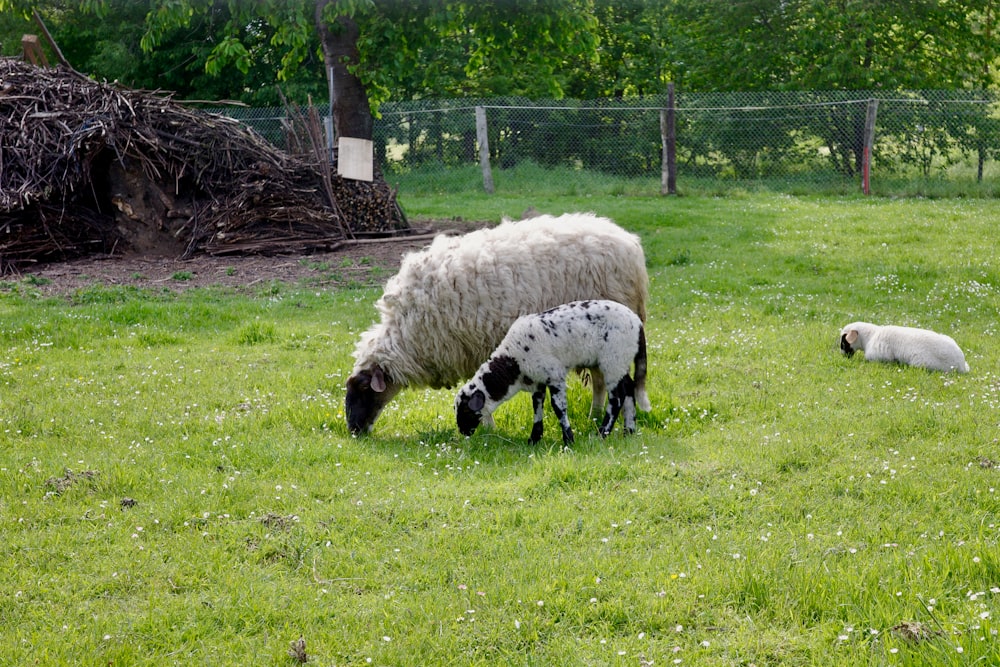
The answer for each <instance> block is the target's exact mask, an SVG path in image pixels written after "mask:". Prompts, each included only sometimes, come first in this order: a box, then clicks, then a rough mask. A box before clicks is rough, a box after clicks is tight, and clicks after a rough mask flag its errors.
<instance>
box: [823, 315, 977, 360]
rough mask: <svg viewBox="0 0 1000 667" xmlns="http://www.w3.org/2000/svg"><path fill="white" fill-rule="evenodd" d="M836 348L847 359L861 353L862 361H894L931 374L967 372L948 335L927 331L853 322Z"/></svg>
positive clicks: (954, 344)
mask: <svg viewBox="0 0 1000 667" xmlns="http://www.w3.org/2000/svg"><path fill="white" fill-rule="evenodd" d="M840 349H841V351H843V353H844V354H846V355H847V356H848V357H850V356H853V355H854V353H855V352H856V351H858V350H862V351H863V352H864V353H865V360H866V361H896V362H899V363H901V364H909V365H910V366H919V367H921V368H928V369H930V370H932V371H956V372H958V373H966V372H968V370H969V364H967V363H966V362H965V355H964V354H963V353H962V350H961V348H959V347H958V345H957V344H956V343H955V341H954V340H952V338H951V337H950V336H945V335H944V334H939V333H935V332H933V331H928V330H927V329H915V328H913V327H897V326H878V325H877V324H869V323H868V322H855V323H853V324H848V325H847V326H846V327H844V328H843V329H842V330H841V332H840Z"/></svg>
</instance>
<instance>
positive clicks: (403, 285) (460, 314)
mask: <svg viewBox="0 0 1000 667" xmlns="http://www.w3.org/2000/svg"><path fill="white" fill-rule="evenodd" d="M647 298H648V276H647V273H646V258H645V255H644V253H643V251H642V244H641V242H640V240H639V237H638V236H636V235H634V234H630V233H629V232H626V231H625V230H624V229H622V228H621V227H619V226H618V225H616V224H615V223H614V222H612V221H611V220H609V219H607V218H601V217H598V216H595V215H593V214H590V213H569V214H566V215H561V216H558V217H554V216H550V215H544V216H540V217H536V218H531V219H528V220H521V221H518V222H510V221H505V222H503V223H502V224H500V225H498V226H496V227H493V228H489V229H481V230H477V231H474V232H470V233H468V234H465V235H462V236H439V237H437V238H436V239H435V240H434V242H433V243H432V244H431V245H430V247H428V248H425V249H424V250H421V251H419V252H415V253H411V254H409V255H407V256H406V257H404V258H403V262H402V265H401V266H400V269H399V272H398V273H397V274H396V275H395V276H393V277H392V278H391V279H390V280H389V281H388V283H387V284H386V286H385V292H384V293H383V295H382V297H381V298H380V299H379V300H378V302H377V303H376V307H377V308H378V311H379V313H380V314H381V321H380V322H379V323H377V324H375V325H374V326H372V328H370V329H369V330H368V331H367V332H365V333H364V334H362V336H361V340H360V341H359V342H358V344H357V348H356V349H355V351H354V358H355V364H354V370H353V371H352V373H351V377H350V378H349V379H348V380H347V395H346V398H345V401H344V403H345V412H346V416H347V426H348V428H349V429H350V431H351V432H352V433H362V432H367V431H370V430H371V427H372V425H373V424H374V423H375V420H376V418H377V417H378V415H379V413H380V412H381V411H382V409H383V408H384V407H385V406H386V404H387V403H388V402H389V401H390V400H391V399H392V398H393V397H394V396H395V395H396V394H397V393H399V391H400V390H401V389H403V388H404V387H421V386H423V387H433V388H442V387H454V386H455V385H457V384H459V383H461V382H464V381H465V380H467V379H468V378H470V377H472V374H473V373H475V372H476V369H477V368H479V364H481V363H482V361H483V359H486V358H487V357H488V356H489V355H490V352H492V351H493V349H494V348H495V347H496V346H497V344H498V343H499V342H500V340H501V339H502V338H503V336H504V333H506V331H507V329H508V328H509V327H510V325H511V324H512V323H513V322H514V320H515V319H517V318H518V317H519V316H521V315H526V314H528V313H537V312H540V311H542V310H545V309H547V308H552V307H554V306H558V305H559V304H562V303H567V302H569V301H578V300H581V299H610V300H613V301H618V302H620V303H623V304H625V305H626V306H628V307H629V308H631V309H632V310H633V311H635V312H636V313H638V315H639V317H640V318H641V319H642V320H645V319H646V301H647ZM591 379H592V382H593V390H594V405H595V406H596V410H598V411H599V410H602V409H603V408H604V401H605V395H606V389H605V384H604V381H603V378H601V377H600V375H599V373H592V374H591ZM636 400H637V401H638V404H639V407H640V409H643V410H648V409H649V399H648V397H647V395H646V390H645V386H644V385H642V384H638V386H637V387H636Z"/></svg>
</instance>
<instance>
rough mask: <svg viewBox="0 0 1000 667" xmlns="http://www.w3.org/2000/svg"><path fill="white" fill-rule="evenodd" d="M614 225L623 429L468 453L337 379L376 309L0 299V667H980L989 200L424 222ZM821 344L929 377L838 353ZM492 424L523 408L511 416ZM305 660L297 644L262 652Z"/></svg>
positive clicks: (422, 406)
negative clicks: (641, 332) (627, 332)
mask: <svg viewBox="0 0 1000 667" xmlns="http://www.w3.org/2000/svg"><path fill="white" fill-rule="evenodd" d="M404 204H405V205H406V207H407V210H408V212H409V214H410V216H411V217H414V218H419V217H432V218H433V217H445V216H455V215H458V216H461V217H463V218H465V219H489V220H497V219H499V217H500V216H502V215H509V216H519V215H520V213H521V212H522V211H523V210H525V209H526V208H527V207H528V206H533V207H535V208H537V209H538V210H540V211H542V212H552V213H558V212H563V211H568V210H593V211H596V212H598V213H601V214H606V215H609V216H611V217H613V218H615V219H616V220H618V221H619V222H620V223H621V224H622V225H624V226H625V227H627V228H629V229H631V230H633V231H636V232H637V233H639V234H641V235H642V237H643V239H644V244H645V247H646V252H647V257H648V264H649V269H650V278H651V308H650V321H649V324H648V338H649V345H650V385H649V386H650V394H651V397H652V400H653V403H654V410H653V411H652V413H649V414H643V415H640V433H639V434H638V435H636V436H633V437H630V438H626V437H623V436H622V435H621V434H620V432H618V431H616V433H615V434H614V435H612V436H611V437H610V438H608V439H607V440H601V439H600V438H598V437H596V435H595V434H594V431H595V430H596V429H595V428H594V427H593V425H590V424H588V423H587V418H586V411H587V407H588V404H589V399H588V397H587V390H586V389H585V388H584V387H582V386H580V384H579V383H576V382H575V381H574V383H572V384H571V405H570V409H571V419H572V421H573V423H574V427H575V430H576V432H577V443H576V446H575V447H574V448H573V449H572V450H563V449H562V447H561V442H560V440H559V431H558V428H557V425H556V424H555V421H554V419H553V418H552V417H551V414H550V415H549V417H548V419H549V421H548V422H547V424H546V434H545V437H544V439H543V441H542V443H540V444H539V445H538V446H536V447H532V446H530V445H528V444H527V436H528V431H529V428H530V423H529V422H530V415H529V412H530V410H529V402H528V400H527V396H526V395H524V396H522V397H519V399H518V400H515V401H512V402H511V404H509V405H507V406H505V408H504V409H502V410H501V412H500V413H499V414H498V415H497V429H496V430H495V431H493V432H489V433H486V432H480V433H477V434H476V435H475V436H474V437H472V438H470V439H465V438H462V437H460V436H459V435H458V433H457V431H456V429H455V428H454V424H453V416H452V412H451V410H452V394H451V392H448V391H429V390H426V391H425V390H414V391H410V392H406V393H404V394H403V395H402V396H401V397H400V398H399V399H397V400H396V401H395V402H394V403H393V404H392V405H391V406H390V408H389V409H387V411H386V413H385V414H384V415H383V417H382V418H381V419H380V420H379V421H378V422H377V424H376V427H375V432H374V434H373V435H372V436H370V437H366V438H361V439H355V438H351V437H350V436H349V435H348V434H347V433H346V429H345V426H344V423H343V407H342V403H343V389H342V387H343V383H344V380H345V379H346V376H347V374H348V372H349V370H350V367H351V356H350V353H351V350H352V348H353V345H354V342H355V341H356V339H357V337H358V335H359V333H360V332H361V331H363V330H364V329H365V328H367V326H368V325H369V324H370V323H371V321H372V320H373V318H374V317H375V311H374V309H373V307H372V304H373V302H374V301H375V299H376V298H377V297H378V295H379V292H380V290H379V289H377V288H371V287H357V288H352V289H343V290H338V291H317V290H316V289H315V288H310V287H309V286H307V285H273V284H269V285H268V286H267V288H266V289H262V290H261V291H260V292H258V293H255V294H237V293H231V292H226V291H225V290H222V289H199V290H191V291H186V292H184V293H182V294H175V293H169V292H155V293H154V292H147V291H140V290H131V289H125V288H122V289H117V288H93V289H86V290H81V291H80V292H78V293H76V294H74V295H71V296H70V297H67V298H42V297H41V296H39V294H38V292H37V290H36V289H35V287H34V286H33V285H32V282H31V280H30V279H24V280H21V281H8V282H6V283H3V284H2V285H0V452H2V456H0V526H2V531H3V532H2V535H3V540H2V542H0V545H2V546H0V548H2V557H3V560H4V567H3V568H0V664H11V665H15V664H44V665H63V664H65V665H70V664H72V665H81V664H82V665H108V664H114V665H143V664H148V665H168V664H178V665H186V664H213V665H245V664H254V665H294V664H299V663H301V662H302V660H304V659H308V664H316V665H368V664H372V665H443V664H456V665H497V664H514V665H573V666H576V665H583V664H596V665H625V666H630V667H641V666H646V665H652V664H655V665H671V664H679V665H701V664H704V665H734V666H735V665H743V666H749V665H758V666H762V665H859V664H865V665H964V664H996V663H997V662H1000V643H998V637H997V629H998V622H997V617H998V614H1000V549H998V544H997V542H998V538H1000V527H998V522H1000V517H998V514H1000V495H998V493H997V490H996V489H997V487H998V486H1000V442H998V433H1000V428H998V427H1000V373H998V368H1000V354H998V352H997V345H996V338H997V334H998V331H997V330H998V327H1000V324H998V304H1000V295H998V291H1000V251H998V244H997V242H996V240H995V239H996V230H997V228H998V226H1000V209H998V208H997V206H996V204H995V202H990V201H985V200H979V201H976V200H961V199H940V200H933V201H931V200H920V199H904V200H888V199H862V198H860V197H855V196H844V197H840V198H833V197H823V198H821V197H795V196H787V195H776V194H767V193H760V194H746V193H744V194H736V195H733V196H730V197H727V198H713V197H707V196H699V197H682V198H679V199H678V198H671V199H664V198H658V197H648V198H647V197H588V196H583V195H575V196H568V195H558V194H554V195H550V196H539V197H534V198H532V199H531V200H527V199H518V198H504V197H486V196H474V195H473V196H467V197H463V198H462V200H460V201H454V200H452V199H449V198H445V197H444V196H434V195H427V196H424V197H421V198H414V199H412V200H409V201H404ZM856 319H864V320H870V321H875V322H884V323H888V322H892V323H897V324H906V325H914V326H923V327H928V328H933V329H936V330H938V331H942V332H944V333H948V334H949V335H951V336H953V337H954V338H955V339H956V340H957V341H958V342H959V344H960V345H961V346H962V347H963V349H964V350H965V352H966V356H967V358H968V360H969V363H970V365H971V366H972V372H971V373H970V374H968V375H962V376H952V375H942V374H937V373H931V372H927V371H923V370H919V369H913V368H906V367H899V366H892V365H882V364H868V363H865V362H864V361H863V360H862V359H861V358H860V355H857V356H856V357H855V358H853V359H846V358H844V357H842V356H841V355H840V354H839V351H838V349H837V335H838V333H839V330H840V327H841V326H842V325H843V324H845V323H847V322H849V321H853V320H856ZM522 399H523V400H522ZM300 637H301V638H302V639H303V640H304V642H305V645H304V651H296V650H295V649H294V648H293V646H292V645H293V642H296V641H297V640H298V639H299V638H300Z"/></svg>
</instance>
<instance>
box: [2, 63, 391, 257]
mask: <svg viewBox="0 0 1000 667" xmlns="http://www.w3.org/2000/svg"><path fill="white" fill-rule="evenodd" d="M131 225H144V226H145V227H146V228H148V229H155V230H158V231H159V232H162V233H163V234H166V235H170V236H171V237H172V238H173V239H174V240H175V241H176V244H177V246H178V247H179V248H181V249H182V250H183V255H191V254H195V253H212V254H223V253H247V254H250V253H260V254H270V253H278V252H289V251H295V252H302V251H308V250H310V249H318V248H330V247H333V246H335V245H336V244H337V243H338V242H340V241H342V240H344V239H346V238H350V237H352V236H353V235H354V233H355V232H360V233H366V234H367V233H371V232H390V231H393V230H405V229H406V227H407V224H406V221H405V218H404V216H403V215H402V213H401V211H400V210H399V207H398V206H397V204H396V199H395V193H394V192H392V190H391V189H390V188H389V186H388V185H387V184H386V183H385V182H384V181H383V180H382V179H380V178H376V180H375V181H374V182H371V183H368V182H359V181H346V180H344V179H342V178H340V177H339V176H337V175H336V172H335V169H331V167H330V165H329V163H328V160H326V159H325V157H324V156H323V154H322V153H320V152H317V153H314V154H307V155H304V156H303V155H299V156H292V155H289V154H287V153H284V152H282V151H281V150H279V149H277V148H276V147H275V146H273V145H272V144H270V143H269V142H268V141H266V140H265V139H263V138H262V137H260V136H259V135H258V134H256V133H255V132H253V131H252V130H250V129H249V128H247V127H246V126H245V125H243V124H241V123H239V122H238V121H235V120H233V119H230V118H227V117H224V116H219V115H214V114H209V113H205V112H202V111H199V110H196V109H190V108H186V107H184V106H182V105H180V104H178V103H176V102H174V101H172V100H171V99H170V98H169V96H164V95H162V94H157V93H151V92H146V91H136V90H129V89H125V88H122V87H120V86H118V85H113V84H108V83H98V82H96V81H94V80H92V79H89V78H87V77H85V76H82V75H80V74H79V73H77V72H75V71H73V70H71V69H69V68H64V67H63V68H57V69H43V68H39V67H35V66H33V65H30V64H27V63H24V62H21V61H19V60H15V59H0V272H2V270H3V269H4V268H5V267H6V268H10V267H16V265H17V264H18V263H21V262H27V261H51V260H59V259H66V258H70V257H77V256H82V255H89V254H94V253H113V252H128V251H129V250H130V248H129V243H130V239H131V238H132V234H131V230H130V226H131Z"/></svg>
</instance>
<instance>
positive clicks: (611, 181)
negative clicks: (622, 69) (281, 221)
mask: <svg viewBox="0 0 1000 667" xmlns="http://www.w3.org/2000/svg"><path fill="white" fill-rule="evenodd" d="M320 112H321V113H323V109H321V110H320ZM225 113H227V114H229V115H232V116H236V117H239V118H241V119H243V120H244V121H246V122H247V123H248V124H250V125H251V126H253V127H254V128H255V129H257V130H258V131H260V132H261V133H262V134H264V135H265V136H267V137H269V138H270V139H272V140H273V141H275V142H276V143H278V144H282V145H284V144H285V143H286V141H287V136H286V130H285V128H286V127H287V123H286V122H285V119H284V112H283V110H280V109H227V110H225ZM374 145H375V151H376V161H377V163H378V164H379V165H380V167H381V169H382V172H383V174H384V175H385V177H386V179H387V180H389V181H390V182H391V183H393V184H395V185H398V186H400V187H402V188H405V189H406V190H407V191H415V192H455V191H465V192H474V191H482V190H483V189H486V191H494V190H497V191H504V192H506V193H510V194H519V193H520V194H529V193H530V192H532V191H533V189H535V188H538V187H540V182H541V181H549V182H550V183H549V188H550V189H551V186H552V185H553V184H558V187H562V188H563V189H565V190H567V191H568V192H569V193H572V194H577V193H581V194H582V193H586V192H588V191H596V192H611V193H619V194H653V193H668V192H674V191H680V192H684V191H685V190H687V191H712V192H724V191H725V190H726V189H728V188H732V187H740V188H754V187H766V188H770V189H775V190H780V191H790V192H796V191H842V192H850V191H858V190H864V191H866V192H869V191H870V192H875V193H901V192H903V193H905V192H925V193H927V192H933V191H934V190H935V189H939V190H942V191H944V192H948V193H960V194H981V195H987V196H998V195H1000V167H998V166H997V160H998V158H1000V94H998V93H996V92H993V91H911V92H893V93H886V92H881V91H879V92H873V91H832V92H829V91H828V92H754V93H678V94H677V95H676V96H674V95H672V94H670V95H668V94H664V95H662V96H653V97H643V98H633V99H605V100H591V101H573V100H560V101H538V100H534V101H531V100H525V99H511V98H496V99H452V100H425V101H415V102H400V103H387V104H384V105H382V108H381V114H380V118H379V119H378V120H377V121H376V123H375V131H374Z"/></svg>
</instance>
